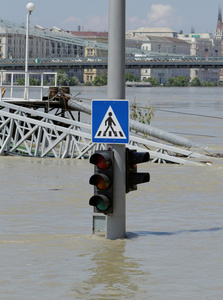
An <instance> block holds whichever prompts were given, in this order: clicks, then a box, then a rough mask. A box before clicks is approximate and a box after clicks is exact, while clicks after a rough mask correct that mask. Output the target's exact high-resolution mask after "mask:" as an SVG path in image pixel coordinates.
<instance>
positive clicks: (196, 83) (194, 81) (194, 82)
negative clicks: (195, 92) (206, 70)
mask: <svg viewBox="0 0 223 300" xmlns="http://www.w3.org/2000/svg"><path fill="white" fill-rule="evenodd" d="M190 85H191V86H201V81H200V79H199V78H198V77H195V78H193V79H192V80H191V83H190Z"/></svg>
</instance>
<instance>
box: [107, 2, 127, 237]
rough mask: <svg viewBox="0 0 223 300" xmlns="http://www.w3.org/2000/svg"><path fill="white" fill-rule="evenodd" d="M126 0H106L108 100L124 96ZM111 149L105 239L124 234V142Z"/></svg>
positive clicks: (113, 145) (123, 235) (123, 97)
mask: <svg viewBox="0 0 223 300" xmlns="http://www.w3.org/2000/svg"><path fill="white" fill-rule="evenodd" d="M125 14H126V0H109V39H108V99H112V100H116V99H123V100H124V99H125V19H126V18H125ZM112 148H113V151H114V170H115V171H114V193H113V207H114V210H113V214H111V215H108V216H107V217H106V238H107V239H111V240H113V239H118V238H125V237H126V204H125V202H126V200H125V183H126V181H125V145H123V144H112Z"/></svg>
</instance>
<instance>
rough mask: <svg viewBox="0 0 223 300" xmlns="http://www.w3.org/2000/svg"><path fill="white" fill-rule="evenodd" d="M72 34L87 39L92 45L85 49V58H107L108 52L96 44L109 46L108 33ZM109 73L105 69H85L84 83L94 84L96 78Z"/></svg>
mask: <svg viewBox="0 0 223 300" xmlns="http://www.w3.org/2000/svg"><path fill="white" fill-rule="evenodd" d="M70 33H71V34H72V35H74V36H76V37H78V38H81V39H87V40H88V41H91V42H92V43H89V44H88V45H86V47H85V48H84V57H86V58H87V59H89V60H90V59H91V58H92V57H97V58H98V59H100V58H103V57H107V56H108V50H104V49H100V48H98V47H96V43H97V42H98V43H104V44H106V45H107V44H108V32H97V31H70ZM106 73H107V70H104V69H84V73H83V82H84V83H86V82H90V83H92V82H93V81H94V79H95V77H96V76H102V75H104V74H106Z"/></svg>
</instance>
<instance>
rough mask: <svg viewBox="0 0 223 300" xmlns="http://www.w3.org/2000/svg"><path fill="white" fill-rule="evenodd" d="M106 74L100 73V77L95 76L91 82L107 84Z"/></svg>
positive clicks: (99, 84) (100, 84)
mask: <svg viewBox="0 0 223 300" xmlns="http://www.w3.org/2000/svg"><path fill="white" fill-rule="evenodd" d="M107 81H108V79H107V74H104V75H102V76H101V77H99V76H95V78H94V80H93V82H92V84H93V85H96V86H102V85H106V84H107Z"/></svg>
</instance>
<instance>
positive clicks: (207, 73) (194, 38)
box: [178, 33, 221, 82]
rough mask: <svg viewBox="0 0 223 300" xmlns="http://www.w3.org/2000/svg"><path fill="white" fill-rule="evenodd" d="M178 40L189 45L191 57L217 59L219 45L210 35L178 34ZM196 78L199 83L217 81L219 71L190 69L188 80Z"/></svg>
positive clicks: (219, 50)
mask: <svg viewBox="0 0 223 300" xmlns="http://www.w3.org/2000/svg"><path fill="white" fill-rule="evenodd" d="M178 39H180V40H183V41H185V42H187V43H188V44H190V54H189V55H191V56H197V57H198V58H199V57H202V58H204V57H205V58H206V60H208V58H209V57H217V56H219V55H220V53H221V45H220V43H219V41H218V40H216V39H214V37H213V35H212V34H211V33H190V34H183V33H180V34H178ZM195 77H198V78H199V79H200V80H201V81H212V82H214V81H219V69H209V70H206V69H191V70H190V80H192V79H193V78H195Z"/></svg>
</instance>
